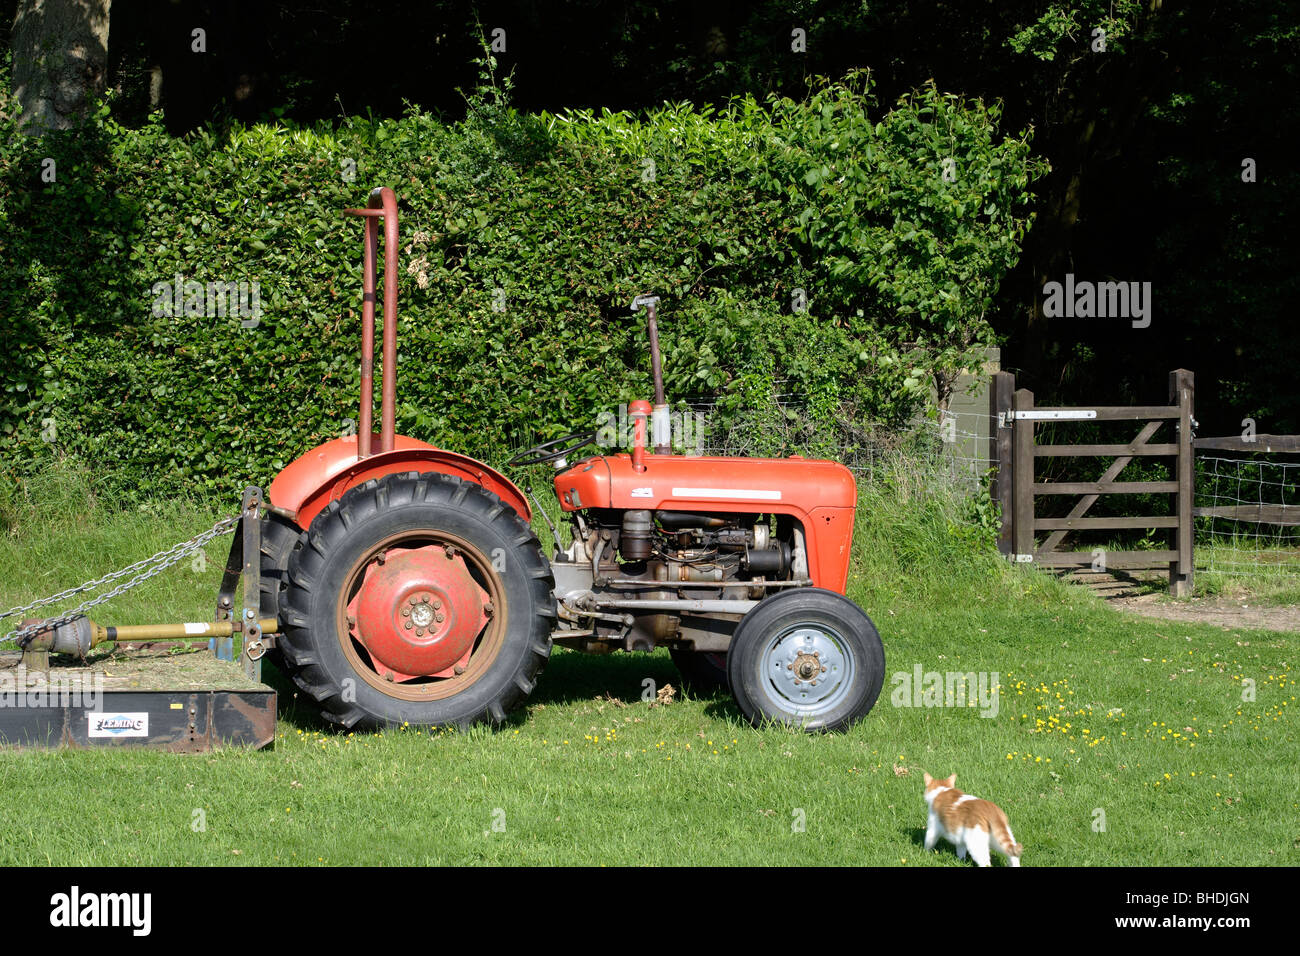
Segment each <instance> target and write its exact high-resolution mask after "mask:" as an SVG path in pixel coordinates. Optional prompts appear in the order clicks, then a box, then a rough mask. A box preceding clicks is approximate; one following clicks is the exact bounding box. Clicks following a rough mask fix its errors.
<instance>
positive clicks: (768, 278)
mask: <svg viewBox="0 0 1300 956" xmlns="http://www.w3.org/2000/svg"><path fill="white" fill-rule="evenodd" d="M0 80H2V78H0ZM469 107H470V109H469V111H468V118H467V119H466V120H465V121H463V122H459V123H455V124H448V123H443V122H440V121H439V120H437V119H436V118H434V117H432V116H430V115H428V114H425V113H421V112H418V111H415V110H412V111H409V112H408V113H407V115H405V116H403V117H402V118H400V119H384V120H370V119H359V118H350V119H344V120H340V121H337V122H336V123H334V124H332V125H320V126H317V127H314V128H310V129H308V128H293V127H285V126H274V127H271V126H257V127H252V128H240V127H234V128H229V129H222V130H217V129H210V130H208V131H206V132H204V133H201V134H194V135H190V136H187V137H185V138H183V139H176V138H172V137H170V136H168V135H167V134H166V133H165V132H164V131H163V129H162V127H161V125H160V124H159V123H157V122H155V123H152V124H150V125H148V126H146V127H144V128H142V129H126V128H123V127H121V126H119V125H117V124H116V123H115V122H114V120H113V119H112V112H111V104H107V103H106V104H105V105H104V107H103V108H102V109H101V111H100V113H99V115H97V116H96V117H94V118H93V119H92V120H91V121H89V122H88V123H87V124H86V126H85V128H83V129H82V130H79V131H77V132H76V133H71V134H50V135H47V136H45V137H44V138H38V139H33V138H26V137H22V136H18V135H16V134H15V128H14V119H13V114H14V112H15V110H14V107H13V103H12V101H11V100H10V99H9V98H8V95H7V82H4V81H0V142H2V143H3V145H0V237H2V238H0V244H2V245H0V324H2V325H3V328H0V334H3V336H4V351H3V359H0V362H2V371H0V374H2V380H3V387H4V390H5V401H4V403H3V407H2V408H0V456H2V457H3V460H4V462H5V468H6V470H7V471H8V472H9V473H10V474H12V475H21V474H23V473H29V472H30V471H31V470H33V469H37V468H40V467H42V465H43V463H44V462H47V461H48V460H49V459H50V458H51V457H52V456H59V455H75V456H77V457H79V458H82V459H85V460H88V461H90V462H92V463H93V464H94V466H95V467H96V468H97V469H100V470H101V471H102V472H103V473H105V474H106V475H107V476H109V477H110V478H111V479H112V480H113V481H114V482H115V483H116V484H117V485H118V487H120V488H123V489H127V490H130V491H133V492H136V493H139V494H141V495H148V494H167V493H171V492H174V491H176V490H180V489H188V490H192V491H201V492H204V493H209V492H217V493H220V494H223V495H225V494H229V493H231V492H232V491H234V490H235V489H237V488H239V487H240V486H242V485H244V484H246V483H248V482H249V481H262V482H264V481H267V480H269V478H270V477H271V476H272V475H273V474H274V473H275V472H276V471H277V470H278V469H279V468H281V467H283V466H284V465H285V464H286V463H287V462H289V461H291V460H292V459H293V458H295V457H296V456H298V455H299V454H301V453H302V452H304V451H305V450H307V449H309V448H310V447H312V446H313V445H315V444H317V443H319V442H322V441H325V440H328V439H329V438H331V437H335V436H337V435H339V434H342V433H343V432H344V431H345V430H346V428H347V427H348V426H347V422H348V420H349V419H354V418H355V417H356V400H357V388H358V380H359V370H358V358H357V356H358V351H359V336H360V333H359V326H360V321H359V308H358V307H359V295H358V290H359V286H360V251H361V225H360V222H359V220H356V219H352V218H345V217H344V216H343V215H342V214H341V210H342V208H343V207H345V206H357V205H364V204H365V201H366V195H367V192H368V191H369V189H370V187H372V186H374V185H380V184H385V185H390V186H392V187H393V188H394V189H395V190H396V192H397V194H398V198H399V206H400V210H401V216H402V219H401V229H402V237H401V242H402V260H401V262H402V275H401V299H400V302H401V323H400V330H399V340H398V344H399V356H398V366H399V375H398V429H399V431H400V432H402V433H406V434H410V435H413V436H415V437H417V438H421V439H425V440H428V441H432V442H434V443H437V444H439V445H442V446H444V447H447V448H451V449H455V450H459V451H463V452H466V453H468V454H472V455H476V456H479V457H483V458H485V459H487V460H489V461H500V459H501V458H502V457H504V455H505V452H506V451H507V450H508V449H510V448H512V447H519V446H522V445H526V444H532V443H533V442H534V441H536V440H539V439H542V438H546V437H552V436H554V435H557V434H561V433H564V432H566V431H571V430H575V429H577V428H583V427H589V426H590V427H594V423H595V420H596V416H597V414H598V413H599V412H600V411H602V410H608V409H613V408H615V407H616V406H617V405H618V404H619V403H620V402H623V401H627V400H629V399H631V398H636V397H646V396H648V394H649V391H650V386H649V362H648V359H647V358H646V352H645V349H646V343H645V332H644V328H643V319H642V318H641V317H640V316H639V315H638V316H633V315H632V313H631V312H630V311H629V303H630V301H631V299H632V298H633V296H634V295H636V294H638V293H642V292H653V293H657V294H659V295H661V296H662V297H663V302H662V304H661V306H660V316H661V329H662V342H663V349H664V353H665V370H666V372H665V374H666V379H667V388H668V392H669V394H670V395H672V396H675V397H678V398H683V397H687V396H715V397H720V398H721V399H722V405H723V407H724V408H736V407H740V406H744V405H752V404H754V403H756V402H762V401H763V400H764V398H765V396H770V394H771V393H772V390H773V389H774V388H777V387H779V388H781V389H782V390H783V391H787V392H798V393H800V394H803V395H807V396H809V397H810V399H811V400H812V406H813V407H814V408H816V409H820V410H834V411H835V413H836V414H852V415H854V416H857V417H860V418H864V419H865V418H871V419H877V420H880V419H884V420H888V419H890V418H897V417H900V416H902V415H905V414H907V413H908V412H909V411H910V409H911V408H912V407H914V405H915V403H916V402H917V400H918V399H921V398H923V397H924V395H925V394H926V393H927V392H928V390H929V388H930V386H931V384H932V382H933V380H934V376H935V375H936V374H939V375H940V376H942V375H946V374H949V373H951V372H952V371H953V370H955V369H957V368H960V367H962V366H963V365H965V364H967V363H968V361H969V356H970V355H971V354H972V353H973V352H975V351H977V350H979V349H981V348H982V347H983V346H984V345H986V344H987V343H988V342H989V341H990V339H991V332H990V329H989V326H988V323H987V322H986V321H985V315H986V312H987V310H988V308H989V305H990V302H991V299H992V296H993V293H994V292H995V290H996V287H997V283H998V281H999V280H1000V278H1001V277H1002V276H1003V274H1004V273H1005V272H1006V270H1007V269H1008V268H1009V267H1010V266H1011V265H1012V264H1013V263H1014V262H1015V260H1016V257H1017V255H1018V253H1019V249H1020V242H1021V239H1022V237H1023V235H1024V232H1025V229H1026V226H1027V221H1028V213H1027V206H1028V202H1029V198H1030V197H1029V186H1030V183H1031V181H1032V179H1033V178H1034V176H1035V175H1037V173H1038V172H1039V168H1038V165H1037V162H1036V160H1034V159H1033V157H1032V156H1031V154H1030V151H1029V146H1028V142H1027V140H1028V137H1027V134H1020V135H1018V136H1007V135H1005V134H1004V133H1002V132H1000V131H999V130H998V114H997V111H996V110H995V109H992V108H988V107H986V106H984V105H983V104H981V103H977V102H976V103H971V102H965V101H963V100H961V99H958V98H956V97H952V96H948V95H944V94H941V93H939V92H938V91H936V90H934V89H932V88H928V89H923V90H920V91H918V92H917V93H916V94H915V95H914V96H912V97H910V98H907V99H906V100H904V101H902V102H900V103H899V104H897V105H896V106H895V107H894V108H893V109H891V110H889V111H888V112H884V113H883V115H881V116H880V117H879V118H877V119H873V118H871V114H872V113H873V112H880V111H878V110H876V107H875V104H874V103H873V101H872V99H871V96H870V91H869V89H868V88H867V85H866V83H865V82H864V80H863V79H862V78H860V77H853V78H850V80H849V81H847V82H846V83H845V84H837V85H827V86H823V87H821V88H819V89H817V90H816V91H814V92H812V93H810V95H809V96H808V97H807V98H806V99H805V100H803V101H802V102H792V101H790V100H772V101H770V102H768V103H765V104H760V103H758V102H755V101H753V100H749V99H746V100H739V101H736V102H735V103H733V105H732V106H731V107H730V108H729V109H727V110H725V111H719V112H715V111H711V110H708V109H696V108H693V107H691V106H689V105H686V104H679V105H665V106H664V107H662V108H661V109H658V110H656V111H653V112H652V113H650V114H649V115H646V116H643V117H633V116H629V115H626V114H610V113H604V114H601V115H595V114H591V113H573V114H569V115H564V116H551V115H547V114H542V115H521V114H519V113H516V112H515V111H513V110H511V109H510V108H509V106H508V105H507V103H506V102H505V96H504V94H502V93H501V92H499V91H498V90H497V89H496V88H495V87H493V86H490V85H485V86H484V87H483V88H481V89H480V90H479V91H477V92H475V93H474V94H473V95H471V96H470V97H469ZM47 159H52V160H53V162H54V182H46V181H44V179H43V175H42V174H43V171H44V170H46V169H48V163H46V162H45V161H46V160H47ZM949 159H950V160H951V162H946V161H947V160H949ZM353 165H354V166H355V176H354V177H353V178H349V176H348V175H347V173H348V172H349V170H350V168H351V167H352V166H353ZM945 172H947V175H945ZM949 180H951V181H949ZM176 276H180V277H182V279H183V280H192V281H197V282H200V283H204V284H206V283H209V282H241V281H243V282H253V281H256V282H257V283H258V286H259V291H260V300H261V307H262V311H261V314H260V317H259V319H258V321H257V324H256V326H255V327H246V326H245V324H243V323H241V320H240V318H239V317H238V316H227V317H225V318H221V317H218V316H209V315H206V314H201V315H185V314H180V315H156V314H155V312H154V309H153V306H154V304H155V300H156V299H158V298H159V292H158V289H159V288H160V287H159V286H158V285H157V284H158V283H168V282H174V280H175V277H176ZM796 290H803V294H804V296H805V298H806V310H803V311H799V310H798V309H797V308H796V306H797V305H798V304H799V303H798V299H797V296H798V293H797V291H796ZM182 311H183V310H182Z"/></svg>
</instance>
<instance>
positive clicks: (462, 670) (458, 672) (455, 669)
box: [452, 664, 465, 677]
mask: <svg viewBox="0 0 1300 956" xmlns="http://www.w3.org/2000/svg"><path fill="white" fill-rule="evenodd" d="M452 671H453V672H455V674H456V676H457V677H459V676H460V675H461V674H463V673H465V668H463V667H461V666H460V665H459V664H457V665H456V666H455V667H453V668H452Z"/></svg>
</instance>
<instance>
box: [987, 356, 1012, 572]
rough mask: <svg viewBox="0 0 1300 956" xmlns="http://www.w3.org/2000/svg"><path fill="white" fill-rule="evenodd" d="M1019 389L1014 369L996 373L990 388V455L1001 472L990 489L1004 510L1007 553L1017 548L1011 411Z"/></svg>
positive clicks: (1001, 533) (1001, 540)
mask: <svg viewBox="0 0 1300 956" xmlns="http://www.w3.org/2000/svg"><path fill="white" fill-rule="evenodd" d="M1015 391H1016V377H1015V376H1014V375H1012V374H1011V373H1010V372H996V373H994V375H993V382H992V384H991V386H990V388H989V429H990V430H989V458H990V459H992V460H993V461H994V462H996V463H997V471H996V472H995V474H994V478H993V487H992V488H991V489H990V490H991V492H992V498H993V500H994V501H996V502H997V503H998V509H999V510H1000V511H1001V513H1002V523H1001V525H1000V526H999V527H998V551H999V552H1001V554H1002V555H1003V556H1006V555H1008V554H1011V553H1012V551H1013V549H1014V547H1015V538H1014V536H1013V531H1012V529H1013V528H1014V527H1015V524H1014V513H1013V508H1014V501H1015V499H1014V497H1013V495H1012V490H1013V489H1014V488H1015V475H1014V469H1015V459H1014V457H1013V449H1012V445H1011V434H1012V432H1011V420H1010V413H1011V410H1012V408H1013V407H1014V406H1013V396H1014V394H1015Z"/></svg>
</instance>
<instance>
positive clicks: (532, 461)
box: [506, 432, 596, 467]
mask: <svg viewBox="0 0 1300 956" xmlns="http://www.w3.org/2000/svg"><path fill="white" fill-rule="evenodd" d="M595 440H596V433H595V432H574V433H573V434H572V435H565V436H564V437H562V438H554V439H552V440H551V441H548V442H543V443H542V444H540V445H534V446H533V447H532V448H529V449H527V450H526V451H521V452H520V453H519V454H517V455H515V457H514V458H511V459H510V460H509V461H508V462H506V465H507V466H510V467H514V466H520V467H526V466H528V465H540V464H542V463H543V462H547V461H559V460H560V459H561V458H563V457H565V456H566V455H568V454H569V452H571V451H577V450H578V449H579V448H582V447H584V446H586V445H590V444H591V443H592V442H594V441H595ZM557 446H559V447H557Z"/></svg>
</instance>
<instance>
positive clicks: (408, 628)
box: [406, 621, 415, 631]
mask: <svg viewBox="0 0 1300 956" xmlns="http://www.w3.org/2000/svg"><path fill="white" fill-rule="evenodd" d="M414 626H415V625H414V624H412V623H411V622H410V621H407V622H406V629H407V630H408V631H409V630H410V629H411V628H412V627H414Z"/></svg>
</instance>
